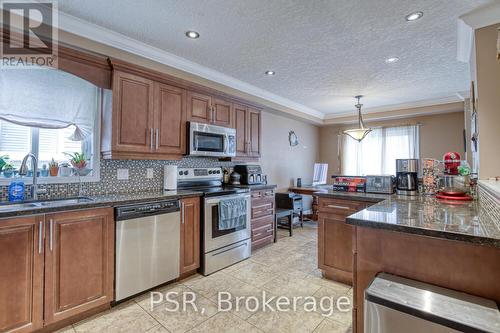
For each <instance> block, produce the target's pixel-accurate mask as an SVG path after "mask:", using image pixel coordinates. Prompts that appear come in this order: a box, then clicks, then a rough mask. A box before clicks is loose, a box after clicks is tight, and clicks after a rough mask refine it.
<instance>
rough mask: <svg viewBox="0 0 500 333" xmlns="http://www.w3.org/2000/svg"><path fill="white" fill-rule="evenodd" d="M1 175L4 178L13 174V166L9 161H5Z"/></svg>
mask: <svg viewBox="0 0 500 333" xmlns="http://www.w3.org/2000/svg"><path fill="white" fill-rule="evenodd" d="M3 175H4V177H5V178H10V177H12V176H13V175H14V166H13V165H12V164H10V163H6V164H5V165H4V166H3Z"/></svg>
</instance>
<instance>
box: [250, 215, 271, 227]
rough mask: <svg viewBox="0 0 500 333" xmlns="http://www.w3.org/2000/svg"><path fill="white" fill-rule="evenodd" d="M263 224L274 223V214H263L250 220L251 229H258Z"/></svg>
mask: <svg viewBox="0 0 500 333" xmlns="http://www.w3.org/2000/svg"><path fill="white" fill-rule="evenodd" d="M265 225H271V226H273V225H274V215H270V216H265V217H262V218H260V219H256V220H252V222H251V226H252V230H255V229H258V228H260V227H263V226H265Z"/></svg>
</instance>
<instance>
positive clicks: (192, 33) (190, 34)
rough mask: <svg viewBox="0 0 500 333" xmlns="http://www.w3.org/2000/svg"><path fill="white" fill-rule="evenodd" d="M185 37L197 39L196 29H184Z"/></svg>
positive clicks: (198, 36)
mask: <svg viewBox="0 0 500 333" xmlns="http://www.w3.org/2000/svg"><path fill="white" fill-rule="evenodd" d="M186 37H187V38H191V39H197V38H200V34H199V33H197V32H196V31H193V30H189V31H186Z"/></svg>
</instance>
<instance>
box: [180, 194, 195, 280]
mask: <svg viewBox="0 0 500 333" xmlns="http://www.w3.org/2000/svg"><path fill="white" fill-rule="evenodd" d="M180 237H181V242H180V246H181V248H180V275H181V277H185V276H187V275H190V274H191V273H194V272H195V271H196V270H197V269H198V268H199V267H200V198H198V197H195V198H186V199H182V200H181V234H180Z"/></svg>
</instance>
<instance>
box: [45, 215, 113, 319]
mask: <svg viewBox="0 0 500 333" xmlns="http://www.w3.org/2000/svg"><path fill="white" fill-rule="evenodd" d="M45 225H46V227H45V235H46V239H45V293H44V294H45V297H44V299H45V318H44V319H45V324H51V323H54V322H56V321H59V320H62V319H65V318H68V317H71V316H73V315H76V314H79V313H81V312H84V311H86V310H89V309H92V308H94V307H97V306H100V305H103V304H106V303H110V302H111V301H113V279H114V276H113V275H114V248H115V244H114V239H115V228H114V222H113V210H112V209H94V210H85V211H75V212H66V213H58V214H51V215H46V216H45Z"/></svg>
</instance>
